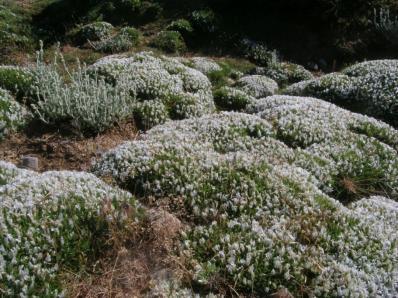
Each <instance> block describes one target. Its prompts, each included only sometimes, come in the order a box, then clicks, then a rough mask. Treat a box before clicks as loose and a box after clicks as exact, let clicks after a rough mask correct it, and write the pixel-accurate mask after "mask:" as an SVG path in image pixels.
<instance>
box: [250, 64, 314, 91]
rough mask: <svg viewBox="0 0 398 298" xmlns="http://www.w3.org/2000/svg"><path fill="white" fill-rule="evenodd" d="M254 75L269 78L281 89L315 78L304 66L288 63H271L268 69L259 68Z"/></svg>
mask: <svg viewBox="0 0 398 298" xmlns="http://www.w3.org/2000/svg"><path fill="white" fill-rule="evenodd" d="M254 74H257V75H263V76H267V77H269V78H271V79H273V80H274V81H276V82H277V83H278V84H279V86H281V87H283V86H288V85H291V84H294V83H298V82H301V81H306V80H311V79H313V78H314V75H313V74H312V73H311V72H310V71H308V70H306V69H305V68H304V66H301V65H298V64H294V63H288V62H282V63H271V64H270V65H269V66H268V67H257V68H256V69H255V70H254Z"/></svg>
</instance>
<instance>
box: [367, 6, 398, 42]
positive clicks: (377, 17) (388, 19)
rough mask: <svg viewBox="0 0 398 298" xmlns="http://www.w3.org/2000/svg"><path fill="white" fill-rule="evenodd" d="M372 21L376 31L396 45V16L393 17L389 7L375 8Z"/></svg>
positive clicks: (397, 30) (397, 20)
mask: <svg viewBox="0 0 398 298" xmlns="http://www.w3.org/2000/svg"><path fill="white" fill-rule="evenodd" d="M373 23H374V25H375V27H376V29H377V31H378V32H380V33H381V34H382V35H383V36H384V37H385V38H386V39H387V40H388V41H389V42H391V43H392V44H393V45H394V46H396V47H398V16H395V17H393V16H392V15H391V12H390V10H389V9H384V8H382V9H380V11H377V10H376V9H375V10H374V20H373Z"/></svg>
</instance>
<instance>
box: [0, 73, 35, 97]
mask: <svg viewBox="0 0 398 298" xmlns="http://www.w3.org/2000/svg"><path fill="white" fill-rule="evenodd" d="M33 82H34V73H33V72H32V71H31V70H30V69H28V68H23V67H19V66H11V65H0V88H3V89H6V90H9V91H10V92H11V93H12V94H13V95H15V96H16V97H17V99H18V100H23V99H24V98H25V97H28V96H32V93H34V88H33V87H32V86H33Z"/></svg>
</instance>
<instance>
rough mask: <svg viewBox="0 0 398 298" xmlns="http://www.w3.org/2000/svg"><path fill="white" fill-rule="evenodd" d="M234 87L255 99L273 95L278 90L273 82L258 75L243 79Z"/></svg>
mask: <svg viewBox="0 0 398 298" xmlns="http://www.w3.org/2000/svg"><path fill="white" fill-rule="evenodd" d="M235 87H236V88H238V89H241V90H242V91H244V92H246V93H247V94H249V95H251V96H253V97H255V98H262V97H267V96H269V95H273V94H275V93H276V91H277V90H278V84H277V83H276V82H275V81H274V80H272V79H270V78H268V77H266V76H260V75H252V76H246V77H243V78H241V79H239V80H238V81H237V82H236V84H235Z"/></svg>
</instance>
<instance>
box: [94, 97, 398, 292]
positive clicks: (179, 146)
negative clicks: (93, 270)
mask: <svg viewBox="0 0 398 298" xmlns="http://www.w3.org/2000/svg"><path fill="white" fill-rule="evenodd" d="M247 111H248V112H250V113H253V114H255V115H250V114H243V113H232V112H229V113H221V114H214V115H207V116H204V117H202V118H197V119H188V120H183V121H170V122H167V123H166V124H163V125H160V126H157V127H155V128H153V129H151V130H149V131H148V132H147V134H146V135H144V136H143V137H142V139H141V140H137V141H132V142H127V143H125V144H123V145H121V146H119V147H118V148H115V149H113V150H111V151H110V152H108V153H106V154H105V155H104V156H103V157H102V158H101V159H100V160H99V161H98V162H97V163H96V164H94V166H93V171H94V173H96V174H97V175H105V176H108V175H111V176H113V177H114V178H115V180H116V181H117V182H118V183H119V184H120V185H121V186H123V187H125V188H127V189H129V190H131V191H132V192H134V193H135V194H137V195H138V196H140V197H146V196H150V197H155V198H164V197H171V198H172V197H176V198H183V199H184V211H185V212H186V214H187V221H188V222H189V223H191V229H189V230H188V231H187V232H186V233H185V235H183V247H184V248H185V250H186V255H187V256H189V257H190V259H191V260H192V267H188V268H190V270H191V273H192V274H193V276H194V279H195V280H196V281H197V282H199V283H203V284H205V285H206V286H210V288H211V286H212V282H214V283H215V284H217V277H220V276H221V277H222V278H226V279H227V280H228V281H229V282H230V283H233V284H234V285H235V288H236V289H237V290H238V291H241V292H247V293H254V294H256V295H258V296H265V295H268V294H270V293H273V292H275V291H276V290H278V289H279V288H280V287H285V288H288V289H289V290H290V291H291V292H292V293H294V294H299V293H302V292H301V291H302V289H305V291H306V292H305V293H306V294H307V295H309V296H311V295H313V296H320V297H322V296H336V297H342V296H343V297H351V296H352V297H362V296H363V297H366V296H394V295H397V294H398V292H397V291H398V290H397V284H398V275H397V273H398V267H397V265H396V264H397V261H398V234H397V232H396V229H395V227H396V226H397V224H396V219H397V216H398V203H397V202H396V201H394V200H396V199H397V198H398V197H397V191H398V184H397V181H398V179H397V178H398V172H397V170H398V155H397V149H398V132H397V131H396V130H394V129H393V128H392V127H390V126H389V125H387V124H384V123H382V122H380V121H377V120H375V119H372V118H369V117H366V116H362V115H359V114H354V113H351V112H348V111H346V110H343V109H341V108H338V107H336V106H334V105H332V104H329V103H327V102H324V101H321V100H317V99H313V98H299V97H288V96H274V97H268V98H266V99H262V100H258V101H255V102H254V103H252V104H251V105H250V107H248V108H247ZM271 123H272V124H271ZM369 169H372V172H371V173H370V174H369ZM380 194H383V195H385V197H380V196H379V197H370V196H371V195H380ZM369 197H370V198H369ZM387 197H389V198H390V199H387ZM174 208H177V207H175V206H174ZM390 223H393V224H392V225H391V226H390ZM342 277H344V278H342ZM213 285H214V284H213Z"/></svg>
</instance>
